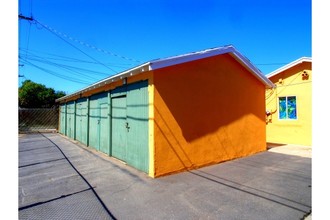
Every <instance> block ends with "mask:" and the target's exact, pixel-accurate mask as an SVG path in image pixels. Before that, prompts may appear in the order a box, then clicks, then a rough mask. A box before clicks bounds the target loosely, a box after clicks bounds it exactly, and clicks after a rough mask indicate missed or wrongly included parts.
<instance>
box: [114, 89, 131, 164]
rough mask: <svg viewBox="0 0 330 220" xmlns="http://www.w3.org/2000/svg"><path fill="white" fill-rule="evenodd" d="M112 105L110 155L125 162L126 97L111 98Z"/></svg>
mask: <svg viewBox="0 0 330 220" xmlns="http://www.w3.org/2000/svg"><path fill="white" fill-rule="evenodd" d="M111 104H112V112H111V115H112V118H111V125H112V129H111V138H112V142H111V143H112V146H111V150H112V152H111V155H112V156H113V157H116V158H118V159H120V160H123V161H126V153H127V130H128V129H129V127H128V124H127V117H126V115H127V113H126V95H121V96H117V97H113V98H112V99H111Z"/></svg>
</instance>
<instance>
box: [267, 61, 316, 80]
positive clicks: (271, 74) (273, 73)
mask: <svg viewBox="0 0 330 220" xmlns="http://www.w3.org/2000/svg"><path fill="white" fill-rule="evenodd" d="M303 62H312V58H311V57H301V58H299V59H297V60H295V61H292V62H291V63H288V64H286V65H284V66H282V67H280V68H278V69H276V70H274V71H273V72H271V73H269V74H267V75H266V77H267V78H270V77H273V76H275V75H277V74H279V73H280V72H283V71H285V70H287V69H290V68H291V67H293V66H296V65H298V64H300V63H303Z"/></svg>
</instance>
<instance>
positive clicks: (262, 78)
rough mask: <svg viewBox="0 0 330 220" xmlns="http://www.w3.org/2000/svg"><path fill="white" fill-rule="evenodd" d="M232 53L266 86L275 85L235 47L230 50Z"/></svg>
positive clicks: (271, 86) (272, 86)
mask: <svg viewBox="0 0 330 220" xmlns="http://www.w3.org/2000/svg"><path fill="white" fill-rule="evenodd" d="M232 54H233V55H234V58H236V59H238V61H239V62H240V63H241V64H243V65H244V66H245V67H247V69H249V70H251V71H250V72H251V73H252V74H253V75H254V76H255V77H256V78H257V79H259V80H260V81H261V82H262V83H263V84H264V85H265V86H266V88H274V87H275V85H274V83H273V82H272V81H270V80H269V79H268V78H267V77H266V76H265V75H264V74H263V73H262V72H261V71H260V70H259V69H258V68H257V67H256V66H254V65H253V64H252V63H251V62H250V60H249V59H247V58H246V57H245V56H243V55H242V54H241V53H240V52H238V51H237V50H236V49H234V51H233V52H232Z"/></svg>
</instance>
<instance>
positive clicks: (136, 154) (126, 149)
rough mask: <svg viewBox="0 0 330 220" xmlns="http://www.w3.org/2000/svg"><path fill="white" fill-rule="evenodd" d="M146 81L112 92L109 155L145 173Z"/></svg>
mask: <svg viewBox="0 0 330 220" xmlns="http://www.w3.org/2000/svg"><path fill="white" fill-rule="evenodd" d="M148 109H149V102H148V81H142V82H138V83H133V84H129V85H127V86H123V87H119V88H117V89H115V90H113V91H112V92H111V137H112V140H111V149H112V150H111V155H112V156H113V157H116V158H118V159H120V160H123V161H125V162H126V163H127V164H129V165H130V166H133V167H135V168H136V169H139V170H141V171H144V172H146V173H147V172H148V170H149V145H148V121H149V117H148Z"/></svg>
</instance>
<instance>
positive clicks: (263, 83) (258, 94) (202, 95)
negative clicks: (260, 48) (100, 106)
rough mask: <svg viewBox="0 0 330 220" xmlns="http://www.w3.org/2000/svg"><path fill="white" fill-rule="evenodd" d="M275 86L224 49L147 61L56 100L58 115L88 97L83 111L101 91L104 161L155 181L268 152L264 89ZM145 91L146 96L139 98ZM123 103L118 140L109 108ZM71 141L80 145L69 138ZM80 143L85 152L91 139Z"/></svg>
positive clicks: (64, 120)
mask: <svg viewBox="0 0 330 220" xmlns="http://www.w3.org/2000/svg"><path fill="white" fill-rule="evenodd" d="M138 82H145V84H144V85H142V84H141V85H138V84H137V83H138ZM130 85H136V86H131V87H130ZM272 87H273V84H272V82H271V81H270V80H268V79H267V77H265V76H264V75H263V74H262V73H261V72H260V71H259V70H258V69H257V68H256V67H255V66H254V65H253V64H252V63H251V62H250V61H249V60H248V59H247V58H246V57H245V56H243V55H242V54H241V53H240V52H239V51H237V50H236V49H235V48H234V47H233V46H225V47H218V48H213V49H208V50H204V51H199V52H194V53H188V54H184V55H180V56H174V57H169V58H165V59H159V60H154V61H150V62H148V63H145V64H142V65H140V66H138V67H135V68H133V69H130V70H128V71H125V72H123V73H120V74H118V75H115V76H112V77H109V78H107V79H105V80H103V81H100V82H98V83H95V84H93V85H91V86H89V87H87V88H85V89H82V90H81V91H78V92H77V93H74V94H71V95H68V96H65V97H62V98H61V99H59V100H57V101H58V102H60V103H61V108H63V109H74V108H75V109H77V103H80V102H79V101H77V100H79V99H83V98H85V99H86V100H87V101H86V102H87V105H86V106H87V108H88V105H89V104H88V103H90V102H92V101H93V100H95V98H94V99H93V98H90V97H92V96H93V94H95V93H106V94H107V97H108V102H107V103H108V106H109V107H108V108H109V110H108V111H109V116H110V117H109V119H107V120H109V124H110V129H105V132H106V133H107V132H108V133H109V134H112V135H110V138H109V141H108V142H107V143H109V144H108V145H107V146H106V147H101V148H100V149H101V151H102V149H108V148H109V150H105V151H104V152H105V153H107V154H108V155H109V156H114V157H117V156H116V155H119V159H122V160H124V161H125V162H126V163H127V164H128V165H131V166H133V167H136V168H137V169H140V170H142V171H143V172H146V173H147V174H148V175H149V176H151V177H158V176H162V175H167V174H170V173H175V172H180V171H184V170H189V169H195V168H198V167H202V166H206V165H210V164H215V163H219V162H223V161H227V160H231V159H234V158H239V157H244V156H247V155H251V154H254V153H257V152H260V151H264V150H266V124H265V88H272ZM125 88H126V89H125ZM143 88H145V90H143ZM143 91H144V94H145V95H144V96H143V97H144V98H139V97H141V96H140V93H141V92H142V93H143ZM118 94H119V95H118ZM130 94H131V95H130ZM129 96H132V97H133V96H134V97H135V98H131V99H129ZM104 97H106V95H104ZM122 97H125V98H127V100H126V101H125V103H126V104H123V105H121V106H122V107H120V109H124V108H125V109H127V112H128V113H127V116H126V117H124V116H123V117H122V118H123V121H122V122H123V123H124V122H125V125H126V128H127V131H123V132H121V133H120V134H118V133H116V132H114V131H118V130H120V128H118V127H114V125H116V126H118V125H119V126H121V125H120V123H117V121H116V120H117V119H114V118H116V117H115V116H116V114H117V110H116V109H113V108H115V106H116V105H117V103H119V101H120V100H119V98H120V99H121V98H122ZM104 100H106V99H104ZM130 100H131V101H130ZM138 100H140V101H138ZM123 103H124V102H123ZM68 106H69V108H68ZM125 106H126V107H125ZM71 107H72V108H71ZM130 108H131V110H129V109H130ZM111 109H112V110H111ZM118 109H119V108H118ZM143 109H144V110H143ZM68 112H69V111H68V110H66V111H64V110H63V111H61V115H62V116H60V117H61V119H60V124H61V125H60V133H62V134H65V135H67V136H70V135H68V132H67V131H68V123H67V122H68V118H69V116H68ZM142 112H144V113H142ZM130 114H134V117H133V116H132V115H130ZM143 114H145V116H142V115H143ZM64 116H65V117H64ZM140 116H141V117H140ZM124 119H125V120H126V121H125V120H124ZM91 120H92V119H91ZM134 120H135V121H134ZM75 121H77V120H75ZM112 122H113V123H112ZM142 122H143V123H144V124H142ZM107 123H108V122H107ZM139 123H140V124H139ZM64 124H65V126H64ZM69 126H70V125H69ZM138 126H140V128H139V129H138V130H139V132H140V133H136V135H135V136H136V137H135V136H134V134H132V133H134V127H138ZM71 127H72V126H71ZM90 128H91V127H89V128H87V131H88V129H89V130H90ZM71 130H72V128H70V131H71ZM73 130H74V129H73ZM109 130H110V131H111V132H109ZM142 130H143V133H142V132H141V131H142ZM125 132H127V135H128V136H127V135H126V134H125V135H124V136H125V139H124V140H125V143H126V141H127V143H131V144H128V146H126V148H127V150H126V151H125V152H126V153H125V156H123V154H122V153H121V151H120V152H119V151H116V150H113V149H118V147H117V145H116V144H117V142H116V141H112V139H117V136H118V137H119V136H120V137H122V135H123V134H122V133H125ZM130 132H131V133H130ZM136 132H137V131H136ZM89 133H93V132H92V131H91V130H90V131H89ZM99 136H100V135H99ZM126 136H127V137H128V139H127V138H126ZM70 137H71V138H73V139H78V140H79V138H77V137H79V135H78V136H77V135H75V134H74V133H73V134H72V135H71V136H70ZM134 138H135V139H134ZM129 139H133V140H134V141H130V140H129ZM107 140H108V139H107ZM141 140H143V141H141ZM137 142H140V145H139V146H138V145H137V146H136V147H132V146H133V145H134V144H138V143H137ZM85 144H86V145H87V146H89V143H88V138H87V141H86V143H85ZM94 145H95V144H94ZM92 147H93V146H92ZM107 147H108V148H107ZM130 148H131V150H130ZM141 149H142V150H141ZM118 152H119V153H118ZM126 155H129V156H126ZM141 155H142V156H141ZM117 158H118V157H117ZM132 158H133V159H132ZM141 158H142V159H141ZM137 160H140V162H142V163H143V164H144V165H143V166H140V165H139V163H140V162H139V161H138V162H136V161H137ZM130 161H131V162H130ZM135 164H136V165H135ZM139 167H142V168H139Z"/></svg>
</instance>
